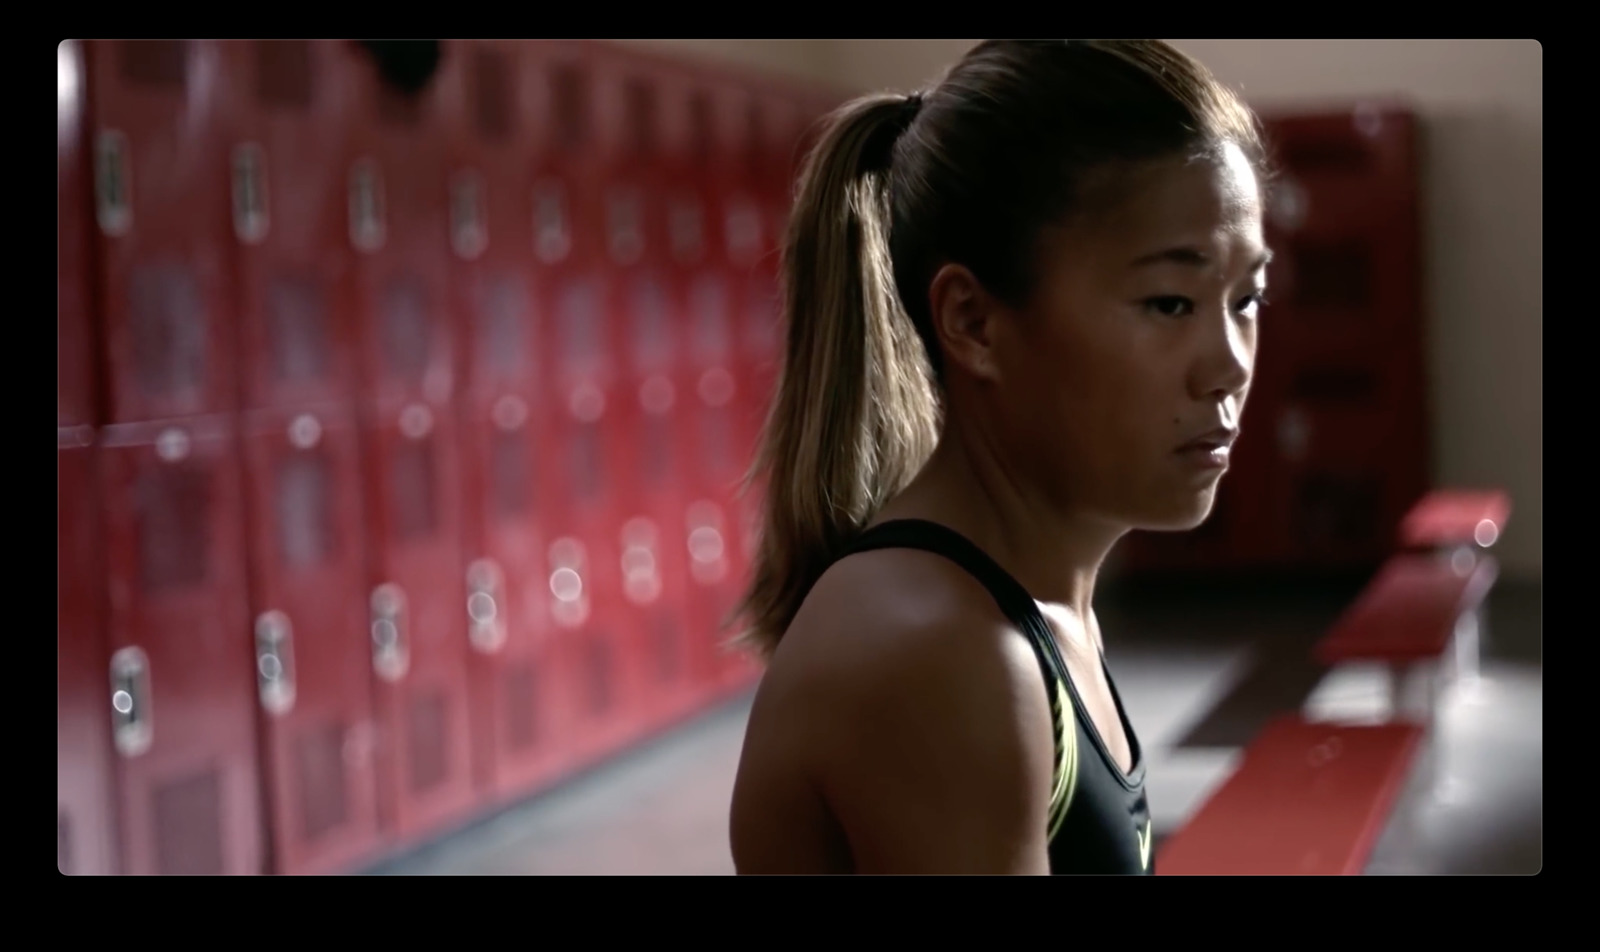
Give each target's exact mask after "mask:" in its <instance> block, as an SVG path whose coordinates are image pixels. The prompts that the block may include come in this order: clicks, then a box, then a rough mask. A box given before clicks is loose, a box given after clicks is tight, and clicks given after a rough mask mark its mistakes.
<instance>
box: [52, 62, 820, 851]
mask: <svg viewBox="0 0 1600 952" xmlns="http://www.w3.org/2000/svg"><path fill="white" fill-rule="evenodd" d="M61 56H62V63H61V67H62V81H61V101H60V111H59V115H60V120H61V121H60V124H59V133H58V157H59V165H60V170H59V172H60V174H59V184H58V199H59V203H60V212H59V226H60V228H59V232H60V240H59V246H58V247H59V251H60V258H61V261H60V280H59V292H60V304H59V310H58V345H59V346H58V354H59V356H58V360H59V371H60V373H59V384H58V400H57V407H58V493H59V495H58V531H59V533H60V548H59V552H60V554H59V558H58V605H59V621H58V655H59V659H60V665H59V673H58V696H59V704H58V712H59V716H58V754H59V757H58V763H59V771H58V783H59V790H60V794H59V804H60V812H59V817H58V832H59V834H60V843H61V850H60V853H61V863H62V867H63V869H65V870H71V871H75V872H76V871H81V872H95V871H111V870H121V871H125V872H133V873H144V872H254V871H259V870H263V869H273V870H277V871H285V872H309V871H319V870H332V869H341V868H348V867H349V866H350V865H351V864H353V863H356V862H359V861H362V860H363V859H366V858H370V857H372V856H374V855H376V854H377V853H379V852H381V851H382V850H383V849H385V848H387V847H392V846H396V845H401V844H406V843H411V842H415V841H416V840H418V839H419V838H422V837H425V836H428V835H430V834H432V833H435V832H438V831H440V830H442V829H445V828H447V827H448V826H450V825H451V824H454V823H457V822H459V821H461V820H463V819H465V818H467V817H468V816H470V815H471V814H473V813H474V812H476V811H479V810H482V809H484V808H486V807H487V806H489V805H492V804H494V803H498V802H504V801H505V800H507V799H509V798H513V797H517V796H520V795H523V794H526V793H527V792H530V791H532V790H534V789H537V788H539V787H541V786H543V785H546V784H548V783H550V782H552V781H553V780H555V779H557V778H559V777H560V776H563V775H565V774H566V773H568V772H570V771H571V770H573V769H575V768H576V767H578V766H579V765H581V764H583V763H588V762H593V761H594V760H595V759H596V758H598V757H602V756H605V755H606V754H607V753H609V752H612V751H615V750H617V749H619V748H620V747H621V746H623V745H625V744H627V743H629V742H630V741H631V740H633V739H636V738H638V737H640V736H642V735H643V734H644V733H645V732H647V731H649V730H651V729H654V728H657V727H659V726H661V725H663V724H666V723H669V722H670V721H672V720H673V719H675V718H677V717H680V716H682V715H683V714H685V713H687V712H688V711H690V710H693V709H695V708H696V707H698V706H700V705H703V704H704V703H706V702H707V701H709V700H711V699H714V698H716V697H720V696H723V695H725V694H726V693H727V692H728V691H729V690H731V689H735V688H737V687H738V686H740V685H742V684H744V683H747V681H748V678H749V677H750V675H751V669H750V668H749V666H748V665H747V664H746V663H744V662H742V661H741V660H739V659H738V658H737V656H731V655H726V654H723V653H720V652H719V651H718V650H717V637H718V634H719V628H720V625H719V621H720V620H721V619H722V617H723V616H724V615H725V613H726V611H727V610H728V609H729V608H731V607H732V605H733V603H734V600H735V598H736V596H737V594H738V591H739V586H740V584H741V582H742V579H743V575H744V566H745V565H746V564H747V563H748V559H749V557H750V552H749V548H748V546H749V540H750V538H751V534H750V532H749V528H750V518H751V515H752V512H753V509H752V506H753V504H754V502H755V497H753V496H751V497H745V498H740V497H739V496H738V495H737V493H736V488H737V485H738V482H739V479H740V477H741V476H742V475H743V471H744V468H745V466H746V465H747V463H748V460H749V456H750V450H751V448H752V446H753V441H754V438H755V435H756V432H757V427H758V424H759V414H760V409H761V406H762V403H763V401H762V399H761V395H763V394H765V393H767V392H768V391H769V389H770V386H771V383H772V363H773V360H772V358H773V356H774V354H775V353H776V345H777V340H776V338H775V334H774V333H773V332H774V329H775V326H776V312H775V300H774V298H775V292H774V277H775V266H776V261H775V255H774V250H775V244H776V236H777V235H778V233H779V230H780V229H781V228H782V227H783V218H784V213H785V211H786V208H787V201H788V184H789V182H790V177H791V175H792V168H793V158H794V156H795V155H796V153H797V151H798V144H799V140H800V136H801V134H802V130H803V129H804V122H805V121H806V120H807V119H809V118H811V117H812V116H814V115H815V114H816V113H817V112H818V111H820V110H821V109H823V108H825V107H826V106H828V105H830V104H831V102H830V101H829V100H827V99H826V98H825V97H822V96H818V95H817V94H815V93H814V92H805V91H795V90H781V89H776V88H773V87H770V86H758V85H755V84H753V83H752V82H750V81H749V80H748V79H745V78H742V77H728V76H718V75H715V74H713V73H711V72H709V71H706V70H691V69H688V68H684V67H678V66H675V65H673V64H670V63H665V62H661V61H658V60H654V59H651V58H649V57H645V56H641V55H639V54H637V53H634V52H631V51H624V50H621V49H616V48H611V47H606V46H600V45H591V44H497V43H447V44H445V47H444V56H443V58H442V60H441V62H440V65H439V71H438V73H437V75H436V76H435V77H434V79H433V81H432V83H431V84H430V85H429V87H428V88H427V89H426V90H425V91H424V92H422V93H421V94H420V95H419V96H416V97H406V96H402V95H399V94H397V93H395V92H392V91H390V90H388V89H387V88H385V87H384V85H383V84H382V83H381V82H380V81H379V78H378V76H377V75H376V73H375V72H374V70H373V67H372V64H371V62H370V61H369V60H368V59H367V58H366V57H365V56H364V55H363V54H362V52H361V50H360V49H358V48H356V47H354V46H352V45H348V44H342V43H332V42H328V43H295V42H286V41H271V42H261V43H244V42H220V43H202V42H186V43H156V42H149V41H140V42H132V43H126V42H125V43H111V42H105V43H101V42H91V43H88V44H84V45H82V46H80V45H77V44H66V45H64V46H63V47H62V53H61ZM108 674H109V678H110V683H109V685H108V682H107V677H108ZM108 688H109V689H108Z"/></svg>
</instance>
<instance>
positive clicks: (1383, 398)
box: [1251, 106, 1428, 567]
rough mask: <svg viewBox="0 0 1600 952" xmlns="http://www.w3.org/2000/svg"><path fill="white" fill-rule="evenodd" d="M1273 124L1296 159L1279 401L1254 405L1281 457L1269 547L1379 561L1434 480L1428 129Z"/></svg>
mask: <svg viewBox="0 0 1600 952" xmlns="http://www.w3.org/2000/svg"><path fill="white" fill-rule="evenodd" d="M1266 126H1267V132H1268V135H1269V136H1270V137H1271V138H1272V139H1273V141H1274V143H1275V146H1276V149H1277V151H1278V153H1279V154H1280V156H1281V161H1282V163H1283V166H1284V175H1283V177H1282V180H1281V181H1280V182H1279V183H1278V185H1277V187H1276V189H1275V194H1274V196H1273V203H1272V205H1271V206H1270V207H1269V209H1268V216H1267V238H1268V242H1269V243H1270V244H1271V245H1272V246H1273V247H1274V248H1275V249H1276V251H1277V253H1278V256H1277V259H1276V260H1275V261H1274V264H1273V274H1272V287H1271V290H1270V296H1271V298H1272V300H1273V302H1274V303H1273V305H1272V307H1271V308H1270V310H1269V314H1268V315H1267V320H1266V321H1264V327H1263V337H1264V338H1265V340H1264V343H1263V345H1262V347H1263V357H1262V361H1261V363H1262V370H1263V376H1264V378H1265V380H1264V382H1265V383H1267V384H1268V385H1269V387H1270V388H1271V390H1272V392H1274V393H1275V394H1276V396H1277V399H1276V401H1275V402H1274V403H1272V404H1271V405H1270V408H1269V406H1266V405H1263V406H1258V407H1257V408H1255V410H1253V411H1251V412H1256V413H1257V417H1256V418H1257V419H1258V420H1259V421H1260V424H1259V425H1261V426H1262V429H1263V435H1267V431H1270V442H1271V445H1272V449H1273V451H1274V452H1273V453H1272V454H1271V455H1270V457H1268V459H1267V460H1266V461H1265V462H1267V463H1269V464H1270V466H1271V470H1270V472H1271V475H1270V476H1269V477H1266V478H1265V479H1264V482H1265V483H1266V485H1267V486H1268V487H1269V492H1268V494H1267V496H1266V498H1267V499H1268V500H1269V506H1268V507H1267V508H1268V510H1269V512H1270V513H1271V520H1272V521H1271V523H1270V525H1271V529H1272V531H1273V535H1272V536H1271V537H1270V538H1271V539H1272V541H1273V542H1274V543H1275V548H1276V549H1277V551H1278V552H1280V553H1281V556H1280V557H1284V558H1289V559H1293V560H1295V561H1298V562H1304V563H1306V564H1310V565H1325V566H1330V567H1332V566H1339V567H1357V566H1361V565H1369V564H1371V565H1375V564H1376V562H1377V561H1378V560H1380V559H1381V558H1382V557H1383V556H1384V554H1385V553H1386V552H1387V551H1388V550H1389V548H1390V545H1391V540H1392V539H1393V537H1394V536H1393V534H1394V532H1395V531H1396V528H1397V527H1398V525H1399V521H1400V519H1401V518H1402V517H1403V515H1404V512H1405V509H1406V506H1407V505H1408V504H1409V503H1410V502H1411V501H1413V500H1415V499H1416V498H1417V497H1418V496H1419V495H1420V494H1421V492H1422V491H1423V490H1424V488H1425V487H1426V485H1427V467H1428V449H1427V446H1428V436H1427V421H1426V411H1425V391H1424V388H1425V381H1426V367H1425V361H1424V359H1423V354H1422V328H1421V291H1420V285H1421V269H1420V256H1421V241H1420V232H1419V225H1418V214H1419V213H1418V195H1417V190H1418V185H1417V179H1416V143H1415V138H1416V129H1415V122H1414V119H1413V118H1412V117H1411V116H1410V115H1409V114H1407V113H1405V112H1403V111H1398V110H1390V109H1382V108H1371V107H1366V106H1360V107H1357V108H1355V109H1352V110H1349V111H1345V112H1335V113H1327V114H1321V115H1303V116H1280V117H1272V118H1269V120H1268V121H1267V123H1266ZM1268 328H1270V336H1269V334H1268ZM1260 411H1265V412H1260Z"/></svg>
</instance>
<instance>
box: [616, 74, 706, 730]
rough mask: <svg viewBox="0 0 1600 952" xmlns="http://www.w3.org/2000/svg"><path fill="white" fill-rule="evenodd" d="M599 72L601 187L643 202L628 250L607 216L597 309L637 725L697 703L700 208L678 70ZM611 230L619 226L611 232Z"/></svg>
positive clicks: (688, 109)
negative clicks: (610, 372) (690, 604)
mask: <svg viewBox="0 0 1600 952" xmlns="http://www.w3.org/2000/svg"><path fill="white" fill-rule="evenodd" d="M607 65H608V66H609V67H610V69H609V71H608V72H605V73H603V74H602V75H603V77H604V81H603V82H602V84H601V85H600V87H599V93H600V96H601V99H600V102H601V110H600V111H601V117H602V123H603V124H602V133H603V134H602V148H603V150H604V154H605V155H606V156H607V158H608V161H607V165H606V171H607V176H606V186H605V187H606V188H607V189H608V191H609V192H610V194H612V195H616V194H618V193H621V194H627V192H628V190H630V189H636V190H637V194H640V195H642V196H643V199H644V201H643V203H642V211H643V216H642V221H641V224H642V227H641V228H639V229H638V231H639V238H640V240H639V244H638V246H637V248H634V247H630V246H627V245H626V244H625V241H626V240H627V236H626V235H625V234H624V233H623V230H622V229H623V228H625V227H626V225H627V220H626V219H618V218H617V217H612V218H610V219H609V220H608V222H607V225H608V228H609V232H610V233H609V236H608V240H607V245H608V248H609V250H610V258H611V260H610V267H611V274H612V276H613V278H612V281H611V290H612V296H611V312H612V323H613V326H614V327H616V328H618V339H619V340H620V341H621V342H622V345H623V346H622V357H623V360H624V363H625V367H624V370H623V374H622V376H623V378H624V380H625V384H624V386H625V388H626V394H625V397H626V400H625V402H624V403H623V405H622V406H621V407H619V411H620V412H619V416H618V422H619V423H620V424H621V425H622V426H623V427H624V429H625V430H626V431H627V432H628V434H629V435H628V437H627V438H626V439H624V440H623V443H622V445H623V447H624V449H625V450H627V452H628V456H627V457H626V458H625V459H624V461H623V472H624V474H625V475H626V477H627V483H626V487H625V489H624V494H625V495H624V499H625V502H624V510H623V513H622V521H621V524H620V525H618V526H617V527H616V529H615V531H616V532H617V533H618V538H617V539H616V544H617V546H618V549H619V552H620V557H621V560H622V562H621V565H620V566H619V571H620V573H621V581H622V590H621V595H622V604H623V610H624V611H625V612H626V614H627V616H628V618H629V619H630V621H629V622H628V630H629V638H630V639H631V645H630V659H629V663H628V665H627V666H626V670H625V672H624V676H625V677H626V678H627V679H628V681H629V683H630V684H631V685H632V689H633V690H634V692H635V702H634V705H635V708H636V718H635V719H636V720H637V722H638V728H639V729H641V730H646V729H650V728H652V727H655V726H659V725H662V724H665V723H667V722H670V721H672V720H674V719H676V718H677V717H678V716H680V715H681V714H683V713H684V712H686V711H688V710H689V709H690V708H692V707H693V706H694V705H696V704H697V703H699V701H700V699H701V694H702V692H701V689H700V687H699V685H698V684H697V682H696V679H695V678H694V672H693V667H692V665H691V664H690V661H689V656H690V645H689V643H688V641H687V639H688V637H689V632H688V629H687V625H686V612H687V596H688V590H687V584H688V580H687V565H686V563H687V551H686V545H685V542H684V532H683V528H682V523H683V513H684V511H685V507H686V505H687V503H688V491H689V490H690V488H691V487H690V485H689V477H690V476H691V475H692V453H693V449H694V443H693V439H692V437H691V435H690V434H689V433H688V432H687V428H686V426H685V424H686V423H687V422H688V421H689V419H691V418H692V417H691V416H690V414H687V413H685V412H684V409H685V407H687V406H688V405H690V404H692V401H693V400H694V399H695V398H694V396H693V387H694V384H695V374H694V372H693V366H692V364H691V363H690V361H689V354H690V353H691V352H692V351H693V350H694V349H695V348H696V347H700V346H703V342H701V341H697V339H696V337H695V335H694V331H693V330H692V328H691V327H690V322H689V319H688V314H687V312H686V306H688V305H689V302H688V300H687V295H688V293H689V286H690V283H691V281H690V280H689V279H690V278H691V277H692V276H693V274H694V273H695V271H696V268H695V263H696V262H697V260H699V259H703V258H704V257H705V256H706V255H707V253H708V251H709V249H708V248H707V240H706V231H707V222H706V219H707V217H708V216H707V207H706V201H705V198H704V195H703V194H701V192H700V190H699V189H698V188H697V187H696V186H697V185H698V184H699V183H697V182H696V181H695V180H694V179H693V178H692V176H691V175H690V174H688V173H689V172H690V169H689V168H688V167H687V160H688V158H689V157H690V155H691V154H692V151H693V136H692V126H693V120H694V116H693V109H692V103H693V100H692V97H691V96H690V92H691V87H690V84H689V83H688V82H687V81H686V79H687V78H686V77H685V76H684V75H683V72H682V71H681V70H679V69H674V68H672V67H669V66H666V65H663V64H660V63H657V62H655V61H654V60H652V59H649V58H644V57H638V58H635V57H627V58H624V57H622V56H620V55H618V56H616V57H614V58H613V59H612V60H611V61H610V62H609V63H608V64H607ZM619 226H621V227H619Z"/></svg>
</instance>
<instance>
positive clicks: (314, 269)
mask: <svg viewBox="0 0 1600 952" xmlns="http://www.w3.org/2000/svg"><path fill="white" fill-rule="evenodd" d="M225 49H226V51H227V57H226V62H227V67H228V71H229V75H230V77H231V80H232V83H233V85H234V88H236V89H238V90H239V95H238V96H237V102H238V108H237V111H236V112H235V117H234V124H233V125H234V129H233V135H232V137H231V138H230V141H229V151H228V163H229V168H230V174H231V182H232V192H231V195H232V202H231V214H232V235H233V240H234V244H235V246H236V247H237V249H238V251H237V254H236V258H237V271H236V274H237V289H238V290H237V297H238V314H239V328H240V330H239V354H240V358H241V359H240V361H239V366H240V371H241V376H242V379H243V386H242V388H241V389H242V391H243V394H244V404H245V406H246V407H247V408H265V407H311V406H320V405H325V404H330V403H340V404H346V403H348V402H349V401H351V400H352V399H353V398H354V396H355V393H356V389H355V388H356V365H355V356H356V343H357V339H356V328H355V327H354V326H353V321H352V318H353V314H354V310H355V304H356V302H355V301H354V300H353V299H352V292H353V290H354V284H353V283H352V281H351V280H350V279H351V267H352V264H353V262H352V257H353V256H352V252H351V248H350V240H349V237H348V235H349V231H348V227H349V226H348V221H349V218H348V211H347V208H348V195H349V188H348V172H349V170H348V167H347V163H346V162H345V155H346V148H347V143H346V141H345V140H346V131H345V130H346V127H347V125H348V124H349V123H350V121H351V115H352V112H353V108H354V105H355V104H354V101H353V97H354V94H355V91H356V90H355V87H354V84H353V82H352V78H351V75H350V72H349V70H348V69H347V68H345V66H346V64H345V61H344V57H345V55H346V51H345V50H344V49H343V48H342V45H341V44H339V43H335V42H330V41H306V40H256V41H251V42H236V43H230V44H228V45H227V46H226V47H225Z"/></svg>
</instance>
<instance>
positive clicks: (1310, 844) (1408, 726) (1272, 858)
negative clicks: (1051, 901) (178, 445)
mask: <svg viewBox="0 0 1600 952" xmlns="http://www.w3.org/2000/svg"><path fill="white" fill-rule="evenodd" d="M1423 733H1424V728H1423V727H1422V726H1421V725H1419V724H1414V723H1407V722H1394V723H1389V724H1378V725H1369V726H1350V725H1338V724H1318V723H1313V722H1309V721H1306V720H1303V719H1301V718H1300V717H1298V716H1286V717H1283V718H1280V719H1279V720H1277V721H1276V722H1274V723H1273V724H1272V725H1271V726H1270V727H1268V728H1267V730H1265V731H1264V732H1262V733H1261V734H1260V735H1259V736H1258V737H1257V738H1256V739H1255V740H1254V741H1253V742H1252V743H1251V744H1250V746H1249V747H1248V748H1246V750H1245V755H1244V760H1243V762H1242V763H1241V764H1240V765H1239V769H1238V770H1237V771H1235V772H1234V774H1233V776H1232V777H1230V778H1229V779H1228V780H1227V781H1226V782H1224V783H1223V785H1222V786H1221V787H1220V788H1219V789H1218V790H1217V791H1216V792H1215V793H1213V794H1212V795H1211V796H1210V797H1209V798H1208V799H1207V800H1206V802H1205V804H1204V805H1203V806H1202V807H1201V808H1200V809H1199V811H1197V812H1196V813H1195V815H1194V816H1193V817H1192V818H1191V819H1190V820H1189V821H1188V823H1187V824H1185V825H1184V827H1183V828H1182V829H1180V830H1179V831H1178V832H1176V833H1175V834H1173V835H1172V837H1171V838H1170V839H1169V840H1168V841H1167V842H1166V844H1165V845H1164V846H1163V847H1162V850H1161V854H1160V856H1158V857H1157V862H1156V872H1157V873H1158V874H1159V875H1163V876H1295V875H1311V876H1318V875H1321V876H1329V875H1336V876H1338V875H1342V876H1351V875H1358V874H1360V873H1361V872H1362V871H1363V870H1364V869H1365V868H1366V864H1367V859H1368V858H1369V857H1370V856H1371V854H1372V849H1373V847H1374V846H1375V845H1376V844H1377V841H1378V837H1379V835H1380V834H1381V833H1382V832H1383V828H1384V826H1385V824H1386V822H1387V820H1388V817H1389V815H1390V813H1391V812H1392V810H1393V809H1394V804H1395V801H1396V799H1397V797H1398V796H1399V794H1400V791H1401V790H1402V789H1403V787H1404V786H1405V781H1406V778H1407V775H1408V773H1409V771H1410V768H1411V765H1412V762H1413V760H1414V759H1415V758H1416V755H1417V753H1418V751H1419V749H1420V745H1421V743H1422V739H1423Z"/></svg>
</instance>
